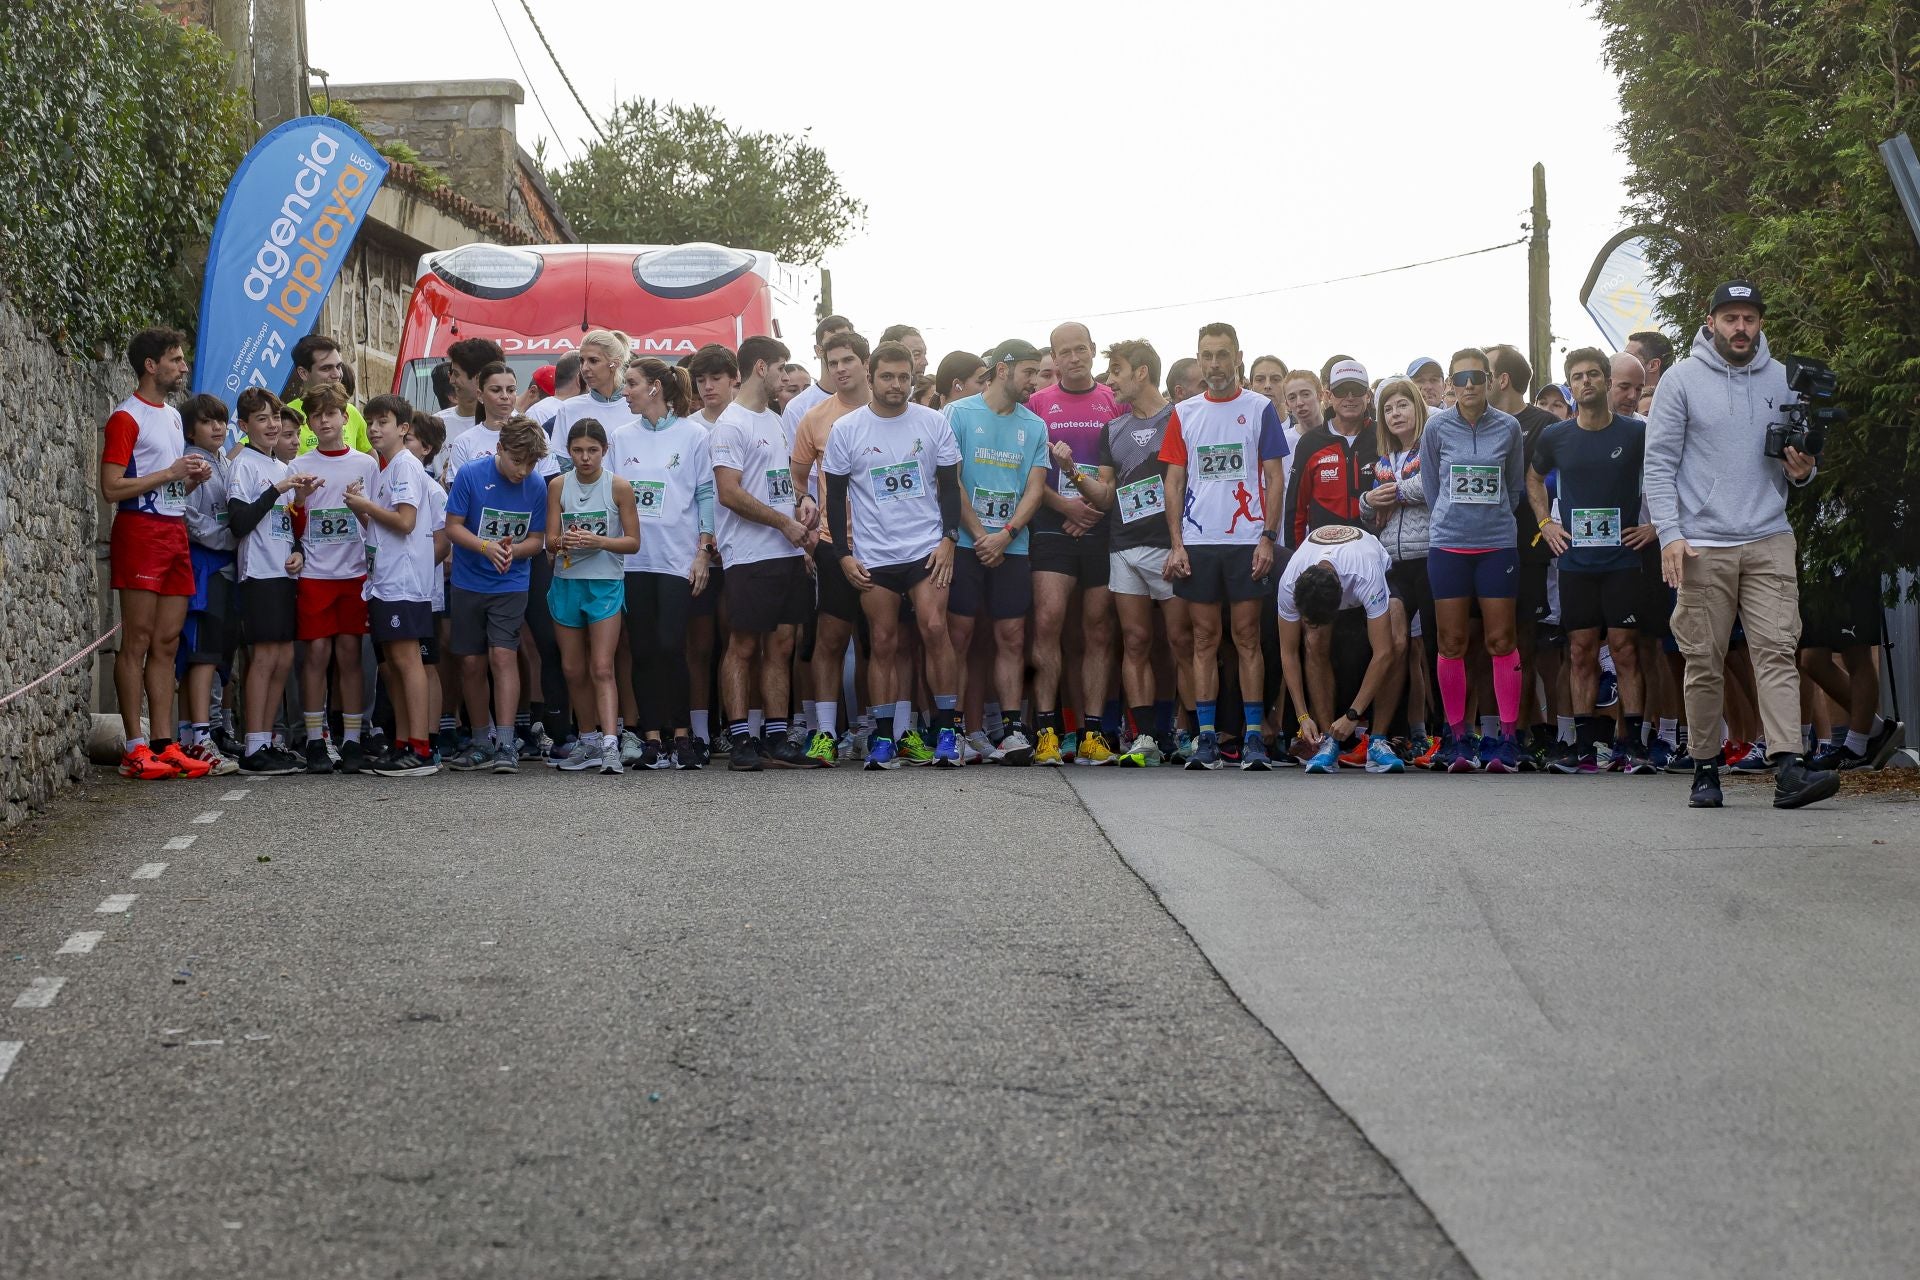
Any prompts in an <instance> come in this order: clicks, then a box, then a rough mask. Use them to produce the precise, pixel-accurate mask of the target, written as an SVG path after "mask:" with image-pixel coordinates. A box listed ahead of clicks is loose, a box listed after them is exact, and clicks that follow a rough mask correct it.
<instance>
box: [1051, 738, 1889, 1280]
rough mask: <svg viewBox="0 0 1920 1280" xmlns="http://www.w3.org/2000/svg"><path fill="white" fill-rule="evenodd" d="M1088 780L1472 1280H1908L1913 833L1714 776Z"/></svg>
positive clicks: (1149, 877)
mask: <svg viewBox="0 0 1920 1280" xmlns="http://www.w3.org/2000/svg"><path fill="white" fill-rule="evenodd" d="M1201 782H1202V784H1203V786H1204V795H1205V799H1204V801H1203V802H1198V803H1197V802H1196V800H1195V795H1196V792H1195V787H1194V783H1193V782H1192V781H1191V775H1187V776H1182V775H1179V774H1174V773H1171V772H1155V773H1152V774H1132V773H1122V772H1119V771H1109V770H1104V769H1101V770H1090V769H1081V770H1074V771H1072V772H1071V784H1072V785H1073V787H1074V789H1075V790H1076V791H1077V792H1078V793H1079V794H1080V796H1081V798H1082V799H1083V800H1085V801H1086V803H1087V805H1088V808H1089V809H1090V811H1091V812H1092V813H1093V815H1094V816H1095V817H1096V818H1097V819H1098V820H1099V822H1100V825H1101V827H1102V828H1103V830H1104V831H1105V832H1106V834H1107V835H1108V837H1109V838H1110V839H1111V840H1112V841H1113V843H1114V844H1115V845H1116V846H1117V847H1118V848H1119V850H1120V852H1121V853H1122V855H1123V856H1124V857H1125V858H1126V859H1127V861H1128V862H1129V863H1130V864H1131V865H1132V866H1133V867H1134V868H1135V869H1136V870H1138V871H1139V872H1140V874H1141V875H1142V877H1143V878H1144V879H1145V880H1146V881H1147V882H1148V883H1149V884H1151V885H1152V886H1153V889H1154V891H1155V893H1156V894H1157V895H1158V896H1159V897H1160V899H1161V901H1162V902H1163V903H1165V904H1166V906H1167V908H1168V909H1169V910H1171V911H1172V912H1173V914H1174V915H1175V916H1176V917H1177V918H1178V919H1179V921H1180V922H1181V924H1183V925H1184V926H1186V928H1187V929H1188V931H1189V932H1190V933H1191V934H1192V936H1193V937H1194V939H1195V940H1196V941H1197V942H1198V943H1199V944H1200V946H1201V947H1202V949H1203V950H1204V951H1205V952H1206V954H1207V956H1208V958H1209V959H1210V960H1211V961H1212V962H1213V963H1214V965H1215V966H1216V967H1217V968H1218V970H1219V972H1220V973H1221V974H1222V975H1223V976H1224V977H1225V978H1226V980H1227V981H1228V982H1229V984H1230V985H1231V986H1232V987H1233V990H1234V992H1235V994H1237V995H1238V996H1239V997H1240V998H1241V999H1242V1000H1243V1001H1245V1003H1246V1005H1247V1007H1248V1008H1249V1009H1250V1010H1252V1011H1253V1012H1254V1013H1255V1014H1257V1015H1258V1016H1259V1017H1260V1018H1261V1020H1262V1021H1264V1022H1265V1023H1266V1025H1267V1026H1268V1027H1269V1028H1270V1029H1272V1031H1273V1032H1274V1034H1275V1035H1276V1036H1277V1037H1278V1038H1279V1039H1280V1040H1281V1042H1282V1043H1284V1044H1285V1045H1286V1046H1287V1047H1288V1048H1289V1049H1290V1050H1291V1051H1292V1052H1293V1054H1294V1055H1295V1056H1296V1057H1297V1058H1298V1060H1299V1061H1300V1062H1301V1063H1302V1064H1303V1065H1304V1066H1305V1067H1306V1068H1307V1070H1308V1071H1309V1072H1311V1073H1312V1075H1313V1077H1314V1078H1315V1079H1316V1080H1317V1081H1318V1082H1319V1083H1320V1084H1321V1085H1322V1086H1324V1087H1325V1088H1326V1090H1327V1092H1328V1093H1329V1095H1330V1096H1331V1097H1332V1098H1333V1100H1334V1101H1335V1102H1337V1103H1339V1104H1340V1105H1341V1106H1342V1107H1343V1108H1345V1109H1346V1111H1347V1112H1348V1114H1350V1115H1351V1116H1352V1117H1353V1118H1354V1120H1355V1122H1356V1123H1358V1124H1359V1126H1360V1127H1361V1129H1362V1131H1363V1132H1364V1133H1365V1134H1366V1135H1367V1137H1368V1138H1369V1139H1370V1140H1371V1141H1372V1142H1373V1143H1374V1144H1375V1145H1376V1146H1377V1147H1378V1148H1379V1149H1380V1150H1381V1151H1382V1152H1383V1153H1384V1154H1385V1155H1386V1156H1387V1157H1388V1158H1389V1159H1391V1160H1392V1161H1393V1162H1394V1164H1395V1166H1396V1167H1397V1168H1399V1169H1400V1170H1401V1171H1402V1173H1403V1174H1404V1175H1405V1176H1406V1178H1407V1180H1408V1182H1409V1183H1410V1184H1411V1185H1412V1187H1413V1189H1414V1190H1415V1191H1416V1192H1417V1193H1419V1195H1420V1196H1421V1197H1422V1199H1424V1200H1425V1202H1426V1203H1427V1204H1429V1205H1430V1206H1431V1207H1432V1208H1433V1210H1434V1213H1435V1214H1436V1216H1437V1217H1438V1218H1439V1220H1440V1222H1441V1224H1442V1225H1443V1226H1444V1227H1445V1228H1446V1230H1447V1231H1448V1232H1449V1233H1450V1234H1451V1236H1452V1237H1453V1238H1454V1239H1455V1240H1456V1241H1457V1242H1458V1243H1459V1245H1460V1247H1461V1249H1462V1251H1463V1252H1464V1253H1465V1255H1466V1257H1467V1258H1468V1260H1469V1261H1470V1262H1471V1263H1472V1264H1473V1265H1474V1267H1476V1268H1477V1269H1478V1270H1479V1271H1480V1273H1481V1274H1482V1275H1485V1276H1488V1277H1515V1278H1527V1280H1535V1278H1538V1277H1556V1278H1559V1277H1590V1276H1591V1277H1603V1276H1604V1277H1615V1276H1618V1277H1685V1278H1687V1280H1695V1278H1699V1277H1718V1276H1727V1277H1742V1278H1743V1280H1751V1278H1752V1277H1775V1276H1778V1277H1808V1276H1819V1277H1822V1278H1823V1280H1836V1278H1839V1277H1911V1276H1913V1275H1914V1274H1916V1268H1917V1267H1920V1263H1916V1261H1915V1259H1916V1258H1920V1213H1916V1211H1915V1206H1916V1204H1917V1203H1920V1069H1916V1065H1915V1064H1916V1063H1917V1062H1920V1000H1917V999H1916V995H1915V993H1916V992H1920V929H1916V927H1915V920H1916V916H1917V915H1920V833H1916V830H1915V826H1914V815H1915V812H1916V810H1915V808H1914V806H1913V805H1912V803H1911V802H1902V801H1896V800H1889V799H1887V798H1885V797H1870V796H1850V795H1847V794H1845V793H1843V795H1842V797H1841V799H1840V801H1838V802H1835V803H1829V804H1824V805H1820V806H1817V807H1814V808H1810V809H1806V810H1801V811H1798V812H1793V813H1782V812H1776V811H1774V810H1773V809H1771V808H1770V807H1768V805H1767V799H1768V795H1767V791H1766V790H1764V789H1763V786H1764V784H1759V783H1755V782H1752V781H1749V780H1745V779H1739V780H1731V779H1730V780H1729V782H1728V805H1729V807H1728V808H1726V809H1723V810H1720V811H1717V812H1703V811H1690V810H1688V809H1687V808H1685V792H1686V785H1687V780H1686V779H1685V778H1683V777H1656V778H1627V777H1618V776H1615V777H1598V778H1566V779H1557V778H1556V779H1547V778H1535V777H1517V778H1510V779H1500V778H1492V777H1485V776H1476V777H1468V778H1450V777H1446V776H1441V775H1420V776H1406V777H1394V778H1381V777H1369V776H1366V775H1365V774H1361V773H1355V772H1346V773H1343V774H1341V775H1340V776H1338V777H1332V778H1305V777H1303V776H1302V775H1299V774H1287V775H1280V776H1274V775H1265V776H1262V775H1239V774H1234V775H1214V776H1213V777H1210V778H1207V779H1203V780H1201Z"/></svg>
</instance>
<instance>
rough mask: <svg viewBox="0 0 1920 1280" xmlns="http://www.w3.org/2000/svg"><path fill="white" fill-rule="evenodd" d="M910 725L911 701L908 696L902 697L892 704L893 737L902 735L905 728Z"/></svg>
mask: <svg viewBox="0 0 1920 1280" xmlns="http://www.w3.org/2000/svg"><path fill="white" fill-rule="evenodd" d="M912 727H913V701H912V699H910V698H902V699H900V701H898V702H896V703H894V704H893V734H894V737H896V738H898V737H904V736H905V734H906V732H907V730H908V729H910V728H912Z"/></svg>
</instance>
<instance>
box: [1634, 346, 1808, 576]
mask: <svg viewBox="0 0 1920 1280" xmlns="http://www.w3.org/2000/svg"><path fill="white" fill-rule="evenodd" d="M1798 398H1799V397H1797V396H1795V395H1794V394H1793V393H1792V392H1791V391H1789V390H1787V371H1786V369H1785V368H1784V367H1783V366H1781V365H1780V364H1778V363H1776V362H1775V361H1774V359H1773V357H1772V355H1771V354H1769V353H1768V351H1767V338H1766V335H1765V334H1761V335H1760V339H1759V341H1758V342H1757V343H1756V344H1755V347H1754V353H1753V359H1751V360H1749V361H1748V362H1747V363H1746V364H1744V365H1733V364H1728V363H1727V361H1726V360H1725V359H1724V358H1723V357H1722V356H1721V354H1720V353H1719V352H1718V351H1716V350H1714V346H1713V334H1712V332H1711V331H1710V330H1709V329H1708V328H1707V327H1706V326H1704V325H1703V326H1701V329H1700V332H1699V333H1697V334H1695V335H1694V339H1693V358H1692V359H1691V360H1682V361H1680V362H1679V363H1678V364H1676V365H1674V366H1673V368H1672V369H1670V370H1668V371H1667V373H1666V375H1665V376H1664V377H1662V378H1661V379H1660V385H1659V386H1658V387H1657V388H1655V390H1654V393H1653V410H1652V411H1651V412H1650V413H1648V415H1647V461H1646V469H1645V471H1644V472H1643V473H1642V479H1641V491H1642V492H1643V493H1644V494H1645V495H1646V500H1647V511H1648V513H1649V515H1650V516H1651V517H1652V519H1653V525H1654V528H1655V529H1656V530H1658V531H1659V534H1660V545H1661V546H1663V547H1664V546H1666V545H1667V544H1668V543H1671V542H1675V541H1678V540H1679V539H1681V538H1685V539H1686V540H1687V541H1688V542H1689V543H1692V544H1693V545H1694V546H1698V547H1738V546H1744V545H1745V544H1747V543H1749V542H1758V541H1759V540H1760V539H1762V538H1771V537H1773V536H1774V535H1775V534H1780V533H1787V532H1789V531H1790V528H1791V526H1789V525H1788V524H1787V469H1786V464H1784V463H1782V462H1781V461H1780V460H1779V459H1778V458H1769V457H1767V456H1766V454H1765V453H1764V452H1762V450H1763V448H1764V447H1765V445H1766V436H1767V424H1768V423H1771V422H1777V421H1779V420H1780V409H1781V406H1783V405H1786V404H1790V403H1792V402H1793V401H1794V400H1797V399H1798ZM1811 478H1812V477H1811V476H1809V477H1808V479H1811Z"/></svg>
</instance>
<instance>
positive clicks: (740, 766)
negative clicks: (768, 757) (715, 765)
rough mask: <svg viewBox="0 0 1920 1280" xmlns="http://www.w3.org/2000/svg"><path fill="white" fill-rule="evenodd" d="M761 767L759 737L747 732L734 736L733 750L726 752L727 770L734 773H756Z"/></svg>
mask: <svg viewBox="0 0 1920 1280" xmlns="http://www.w3.org/2000/svg"><path fill="white" fill-rule="evenodd" d="M761 767H762V766H761V762H760V741H759V739H757V738H754V737H752V736H751V735H747V734H743V735H741V736H740V737H738V738H735V739H734V740H733V750H732V751H730V752H728V753H727V768H728V770H729V771H731V772H734V773H758V772H760V769H761Z"/></svg>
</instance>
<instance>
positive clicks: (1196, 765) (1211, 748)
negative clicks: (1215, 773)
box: [1186, 729, 1220, 769]
mask: <svg viewBox="0 0 1920 1280" xmlns="http://www.w3.org/2000/svg"><path fill="white" fill-rule="evenodd" d="M1186 767H1187V768H1189V769H1218V768H1219V767H1220V735H1219V734H1218V733H1215V732H1214V731H1213V730H1212V729H1202V730H1201V731H1200V736H1199V737H1197V738H1195V739H1194V741H1193V754H1191V755H1189V756H1188V757H1187V764H1186Z"/></svg>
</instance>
